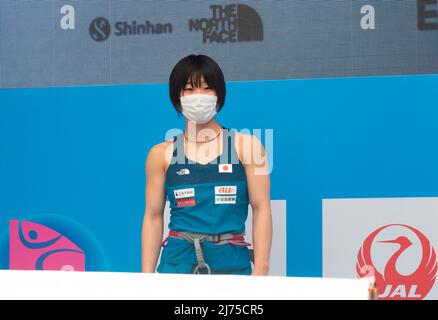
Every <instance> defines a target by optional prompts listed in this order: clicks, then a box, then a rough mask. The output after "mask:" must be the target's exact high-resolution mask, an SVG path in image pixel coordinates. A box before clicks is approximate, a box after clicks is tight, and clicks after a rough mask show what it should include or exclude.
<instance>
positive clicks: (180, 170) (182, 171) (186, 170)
mask: <svg viewBox="0 0 438 320" xmlns="http://www.w3.org/2000/svg"><path fill="white" fill-rule="evenodd" d="M176 174H177V175H179V176H183V175H186V174H190V170H189V169H187V168H183V169H179V170H178V171H177V172H176Z"/></svg>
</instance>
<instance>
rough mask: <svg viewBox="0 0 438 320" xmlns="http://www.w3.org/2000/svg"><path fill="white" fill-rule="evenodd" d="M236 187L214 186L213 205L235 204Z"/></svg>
mask: <svg viewBox="0 0 438 320" xmlns="http://www.w3.org/2000/svg"><path fill="white" fill-rule="evenodd" d="M236 194H237V186H216V187H214V203H215V204H233V203H236V197H237V196H236Z"/></svg>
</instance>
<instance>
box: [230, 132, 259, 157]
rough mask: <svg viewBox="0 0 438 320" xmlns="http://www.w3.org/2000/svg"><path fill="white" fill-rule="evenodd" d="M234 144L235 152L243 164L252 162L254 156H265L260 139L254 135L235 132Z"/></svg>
mask: <svg viewBox="0 0 438 320" xmlns="http://www.w3.org/2000/svg"><path fill="white" fill-rule="evenodd" d="M234 144H235V148H236V151H237V154H238V156H239V158H240V160H241V161H242V162H243V163H244V164H251V163H254V161H255V159H254V158H255V157H256V158H259V157H264V156H265V150H264V148H263V145H262V143H261V141H260V139H259V138H258V137H257V136H255V135H252V134H248V133H240V132H236V133H235V142H234ZM256 162H257V161H256Z"/></svg>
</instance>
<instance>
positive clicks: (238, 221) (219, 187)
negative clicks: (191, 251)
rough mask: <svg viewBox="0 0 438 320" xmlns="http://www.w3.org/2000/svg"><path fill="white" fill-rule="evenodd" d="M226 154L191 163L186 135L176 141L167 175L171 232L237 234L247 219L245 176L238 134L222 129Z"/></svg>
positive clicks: (179, 136)
mask: <svg viewBox="0 0 438 320" xmlns="http://www.w3.org/2000/svg"><path fill="white" fill-rule="evenodd" d="M222 138H223V145H222V146H223V148H222V150H223V152H222V153H221V154H220V155H219V156H218V157H216V158H215V159H213V160H212V161H210V162H209V163H207V164H200V163H197V162H194V161H192V160H189V159H188V158H187V157H186V155H185V152H184V133H181V134H180V135H177V136H175V137H174V142H173V157H172V162H171V164H170V165H169V167H168V169H167V172H166V181H165V191H166V196H167V199H168V200H169V202H170V222H169V229H170V230H175V231H190V232H196V233H209V234H218V233H228V232H231V233H237V232H243V231H244V230H245V221H246V219H247V215H248V204H249V201H248V190H247V181H246V173H245V168H244V166H243V164H242V163H241V161H240V159H239V157H238V155H237V152H236V150H235V147H234V141H235V130H228V129H227V128H223V131H222Z"/></svg>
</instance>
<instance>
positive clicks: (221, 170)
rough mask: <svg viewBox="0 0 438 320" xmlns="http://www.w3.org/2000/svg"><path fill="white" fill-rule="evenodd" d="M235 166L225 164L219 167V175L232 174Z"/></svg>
mask: <svg viewBox="0 0 438 320" xmlns="http://www.w3.org/2000/svg"><path fill="white" fill-rule="evenodd" d="M232 172H233V165H232V164H229V163H224V164H220V165H219V173H232Z"/></svg>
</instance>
